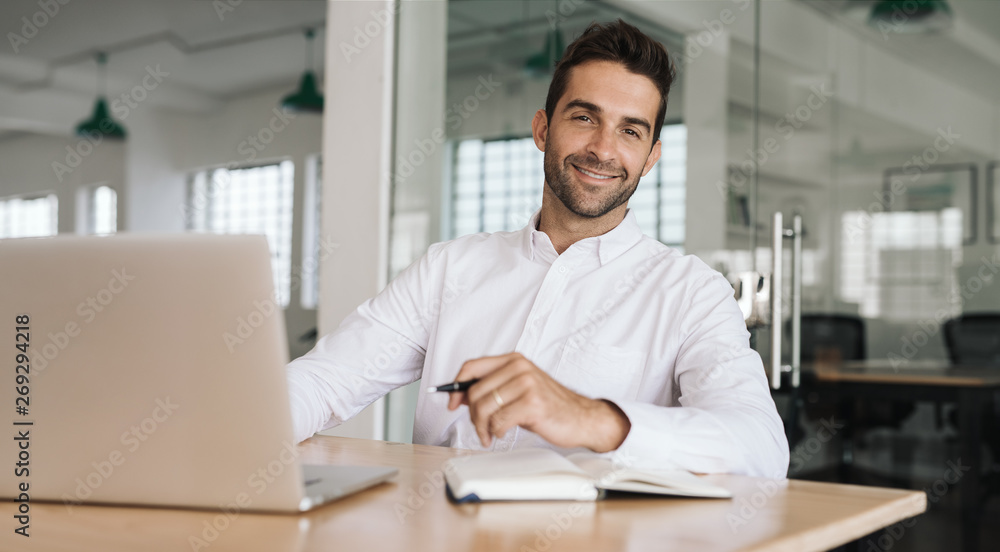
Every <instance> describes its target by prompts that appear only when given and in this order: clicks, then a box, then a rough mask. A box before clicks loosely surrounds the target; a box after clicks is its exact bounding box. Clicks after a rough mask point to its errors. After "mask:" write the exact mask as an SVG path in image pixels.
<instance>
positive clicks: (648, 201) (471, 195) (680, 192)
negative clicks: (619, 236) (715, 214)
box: [451, 124, 687, 248]
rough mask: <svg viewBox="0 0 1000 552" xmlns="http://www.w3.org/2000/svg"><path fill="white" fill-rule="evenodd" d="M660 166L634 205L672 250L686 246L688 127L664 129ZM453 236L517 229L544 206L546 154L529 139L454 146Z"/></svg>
mask: <svg viewBox="0 0 1000 552" xmlns="http://www.w3.org/2000/svg"><path fill="white" fill-rule="evenodd" d="M660 140H661V142H662V144H661V156H660V161H659V162H658V163H657V164H656V165H655V166H654V167H653V169H652V170H650V171H649V174H647V175H646V176H645V177H643V178H642V180H640V181H639V187H638V188H636V191H635V194H634V195H633V196H632V199H631V200H629V208H630V209H632V210H633V211H634V212H635V215H636V219H637V220H638V222H639V226H640V227H641V228H642V230H643V232H645V233H646V234H647V235H650V236H653V237H655V238H656V239H658V240H660V241H662V242H663V243H666V244H668V245H671V246H674V247H678V248H681V247H682V246H683V243H684V218H685V207H684V202H685V179H686V176H687V175H686V165H685V160H686V157H687V128H686V127H685V126H684V125H682V124H672V125H666V126H664V127H663V130H662V131H661V133H660ZM453 147H454V156H453V158H454V166H453V168H452V198H451V236H452V237H458V236H462V235H465V234H471V233H475V232H497V231H503V230H517V229H519V228H521V227H523V226H524V225H525V224H527V223H528V219H530V218H531V215H532V214H533V213H534V212H535V211H536V210H538V208H539V207H541V205H542V183H543V182H544V179H545V174H544V171H543V168H542V162H543V158H544V154H543V153H542V152H540V151H538V148H536V147H535V143H534V141H533V140H532V139H531V138H530V137H529V138H514V139H501V140H487V141H484V140H460V141H457V142H455V143H454V145H453Z"/></svg>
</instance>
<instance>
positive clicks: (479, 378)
mask: <svg viewBox="0 0 1000 552" xmlns="http://www.w3.org/2000/svg"><path fill="white" fill-rule="evenodd" d="M673 77H674V74H673V69H672V65H671V63H670V60H669V57H668V55H667V52H666V50H665V49H664V48H663V46H662V45H660V44H659V43H657V42H655V41H653V40H652V39H650V38H649V37H647V36H646V35H644V34H643V33H642V32H641V31H639V30H638V29H636V28H635V27H633V26H631V25H629V24H627V23H624V22H622V21H621V20H619V21H617V22H614V23H611V24H608V25H607V26H602V25H596V24H595V25H592V26H591V27H590V28H588V29H587V30H586V31H584V33H583V35H582V36H581V37H580V38H578V39H577V40H576V41H575V42H573V43H572V44H571V45H570V46H569V47H568V48H567V50H566V52H565V54H564V56H563V58H562V59H561V60H560V62H559V64H558V66H557V68H556V71H555V75H554V76H553V80H552V84H551V85H550V88H549V94H548V97H547V99H546V103H545V109H543V110H539V111H538V112H537V113H536V114H535V117H534V119H533V120H532V135H533V137H534V141H535V144H536V145H537V146H538V148H539V149H540V150H542V151H544V152H545V161H544V169H545V183H544V188H543V194H542V208H541V209H540V210H539V211H538V212H537V213H536V214H535V215H534V216H533V217H532V219H531V221H530V222H529V223H528V225H527V226H526V227H525V228H524V229H522V230H520V231H517V232H497V233H492V234H486V233H482V234H474V235H471V236H465V237H462V238H458V239H456V240H452V241H450V242H445V243H440V244H435V245H433V246H431V248H430V249H429V250H428V252H427V254H426V255H424V256H423V257H422V258H421V259H420V260H418V261H417V262H416V263H414V264H413V265H412V266H410V267H409V268H407V269H406V270H405V271H404V272H403V273H402V274H401V275H400V276H399V277H398V278H396V279H395V280H393V281H392V282H391V283H390V284H389V285H388V286H387V287H386V288H385V289H384V290H383V291H382V292H381V293H379V295H377V296H376V297H374V298H372V299H370V300H368V301H366V302H365V303H364V304H362V305H361V306H360V307H358V309H357V311H355V312H354V313H352V314H351V315H350V316H348V317H347V318H346V319H345V320H344V322H343V323H342V324H341V326H340V327H339V328H338V329H337V330H336V331H334V332H332V333H331V334H329V335H327V336H325V337H324V338H323V339H321V340H320V342H319V343H318V344H317V345H316V348H315V349H313V350H312V351H311V352H310V353H309V354H307V355H305V356H304V357H302V358H300V359H297V360H295V361H293V362H292V363H291V364H290V365H289V367H288V381H289V387H290V392H291V395H292V406H293V418H294V420H295V426H296V434H297V435H298V437H299V438H300V439H305V438H307V437H309V436H310V435H312V433H314V432H315V431H318V430H320V429H324V428H327V427H331V426H334V425H336V424H338V423H340V422H342V421H344V420H346V419H348V418H350V417H352V416H354V415H355V414H356V413H357V412H359V411H360V410H361V409H362V408H364V407H365V406H367V405H368V404H370V403H371V402H373V401H374V400H375V399H377V398H378V397H380V396H382V395H384V394H385V393H387V392H388V391H390V390H392V389H394V388H396V387H399V386H401V385H405V384H407V383H410V382H413V381H416V380H417V379H421V378H422V384H421V387H422V390H424V389H426V388H428V387H430V386H432V385H437V384H443V383H446V382H449V381H467V380H476V383H474V384H473V385H472V386H471V387H470V388H469V389H468V390H467V391H464V392H453V393H450V394H448V395H446V394H445V393H432V394H426V393H421V394H420V398H419V401H418V404H417V412H416V417H415V422H414V431H413V439H414V442H416V443H423V444H433V445H446V446H453V447H464V448H474V449H490V450H497V451H504V450H511V449H512V448H515V447H525V446H546V447H552V448H557V449H561V450H569V449H578V448H586V449H590V450H593V451H596V452H612V451H620V452H622V453H625V454H627V456H628V457H629V458H630V459H631V461H632V462H634V463H635V464H636V465H637V466H641V467H680V468H685V469H688V470H691V471H695V472H730V473H742V474H750V475H759V476H766V477H775V478H782V477H784V476H785V472H786V470H787V467H788V445H787V442H786V440H785V437H784V433H783V430H782V424H781V420H780V418H779V417H778V415H777V412H776V411H775V407H774V403H773V401H772V400H771V397H770V394H769V392H768V389H767V382H766V379H765V375H764V368H763V365H762V363H761V360H760V357H759V356H758V355H757V353H756V352H754V351H753V350H752V349H751V348H750V346H749V334H748V333H747V330H746V327H745V326H744V323H743V317H742V315H741V313H740V310H739V308H738V306H737V304H736V302H735V300H734V299H733V290H732V288H731V287H730V286H729V284H728V282H727V281H726V280H725V279H724V278H723V277H722V276H721V275H720V274H718V273H717V272H714V271H713V270H711V269H710V268H708V267H707V266H706V265H705V264H704V263H703V262H701V261H700V260H698V259H697V258H696V257H693V256H683V255H681V254H680V253H678V252H677V251H675V250H673V249H671V248H669V247H667V246H665V245H663V244H661V243H659V242H657V241H656V240H654V239H652V238H649V237H647V236H644V235H643V234H642V232H641V231H640V230H639V227H638V224H637V223H636V221H635V217H634V216H633V215H632V214H631V213H630V212H629V210H628V200H629V198H630V197H631V196H632V194H633V193H634V192H635V190H636V187H637V186H638V184H639V179H640V178H641V177H642V176H643V175H645V174H646V173H647V172H649V170H650V169H651V168H652V167H653V165H654V164H655V163H656V162H657V160H658V159H659V157H660V142H659V130H660V128H661V127H662V125H663V118H664V114H665V112H666V106H667V95H668V92H669V89H670V85H671V82H672V81H673ZM695 185H697V183H695Z"/></svg>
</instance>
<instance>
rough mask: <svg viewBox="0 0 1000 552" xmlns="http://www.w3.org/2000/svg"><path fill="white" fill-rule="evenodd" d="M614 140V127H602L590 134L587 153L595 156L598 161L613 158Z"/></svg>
mask: <svg viewBox="0 0 1000 552" xmlns="http://www.w3.org/2000/svg"><path fill="white" fill-rule="evenodd" d="M614 140H615V129H614V127H609V126H603V125H602V126H600V127H599V128H597V129H595V130H594V131H593V132H592V133H591V136H590V143H588V144H587V153H590V154H592V155H594V156H596V157H597V160H598V161H607V160H609V159H612V158H614V156H615V154H614V151H615V150H614Z"/></svg>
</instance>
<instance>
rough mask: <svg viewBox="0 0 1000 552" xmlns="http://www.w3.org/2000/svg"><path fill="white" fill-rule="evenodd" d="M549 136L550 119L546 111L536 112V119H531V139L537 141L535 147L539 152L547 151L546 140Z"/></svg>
mask: <svg viewBox="0 0 1000 552" xmlns="http://www.w3.org/2000/svg"><path fill="white" fill-rule="evenodd" d="M548 136H549V118H548V116H547V115H546V114H545V110H544V109H539V110H538V111H536V112H535V117H534V118H533V119H531V137H532V138H534V139H535V147H537V148H538V150H539V151H545V139H546V138H548Z"/></svg>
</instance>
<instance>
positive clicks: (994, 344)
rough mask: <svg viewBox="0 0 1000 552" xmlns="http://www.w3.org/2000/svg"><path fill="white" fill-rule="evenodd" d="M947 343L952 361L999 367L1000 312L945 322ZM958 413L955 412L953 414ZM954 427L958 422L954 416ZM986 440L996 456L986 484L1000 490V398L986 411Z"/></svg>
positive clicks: (994, 400) (984, 415)
mask: <svg viewBox="0 0 1000 552" xmlns="http://www.w3.org/2000/svg"><path fill="white" fill-rule="evenodd" d="M944 343H945V346H946V347H947V349H948V357H949V359H951V362H952V364H975V365H985V366H990V367H992V368H995V369H998V370H1000V313H995V312H989V313H974V314H963V315H962V316H960V317H958V318H952V319H951V320H948V321H946V322H945V323H944ZM954 413H955V412H954V411H952V414H954ZM950 421H951V423H952V424H953V425H954V426H957V425H958V423H957V421H956V420H955V419H954V416H952V419H950ZM982 424H983V426H982V427H983V440H984V441H985V442H986V446H987V447H988V448H989V449H990V452H991V453H992V455H993V466H992V468H991V469H990V474H989V481H988V482H987V485H986V487H987V488H988V489H989V490H990V491H992V492H994V493H998V492H1000V397H997V396H994V397H993V404H992V405H990V406H987V407H986V411H985V413H984V414H983V421H982Z"/></svg>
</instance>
